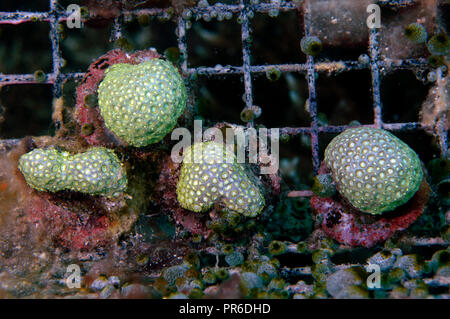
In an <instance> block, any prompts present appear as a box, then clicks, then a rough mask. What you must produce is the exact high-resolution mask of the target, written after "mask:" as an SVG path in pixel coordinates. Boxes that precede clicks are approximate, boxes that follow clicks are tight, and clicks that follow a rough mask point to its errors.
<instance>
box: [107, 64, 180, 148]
mask: <svg viewBox="0 0 450 319" xmlns="http://www.w3.org/2000/svg"><path fill="white" fill-rule="evenodd" d="M105 74H106V75H105V78H104V79H103V81H102V82H101V83H100V85H99V88H98V104H99V107H100V113H101V115H102V117H103V120H104V122H105V125H106V127H107V128H108V129H110V130H111V131H112V132H114V133H115V134H116V135H117V136H118V137H120V138H121V139H123V140H124V141H125V142H127V143H129V144H130V145H133V146H136V147H142V146H146V145H149V144H153V143H157V142H159V141H161V140H162V139H163V138H164V136H165V135H166V134H167V133H169V132H170V131H171V130H172V129H173V128H174V127H175V125H176V123H177V119H178V118H179V117H180V115H181V114H182V113H183V111H184V109H185V106H186V100H187V92H186V87H185V86H184V82H183V79H182V78H181V76H180V74H179V73H178V70H177V69H176V68H175V67H174V66H173V65H172V64H171V63H170V62H167V61H164V60H161V59H151V60H148V61H145V62H142V63H140V64H138V65H132V64H126V63H118V64H114V65H112V66H111V67H109V68H108V69H107V70H106V72H105Z"/></svg>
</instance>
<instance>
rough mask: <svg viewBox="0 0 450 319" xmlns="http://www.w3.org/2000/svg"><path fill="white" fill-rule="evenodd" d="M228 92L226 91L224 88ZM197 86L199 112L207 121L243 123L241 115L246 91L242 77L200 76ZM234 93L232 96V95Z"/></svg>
mask: <svg viewBox="0 0 450 319" xmlns="http://www.w3.org/2000/svg"><path fill="white" fill-rule="evenodd" d="M225 85H226V86H227V90H224V89H223V88H224V86H225ZM196 86H197V91H198V95H197V99H198V101H197V110H198V113H199V115H201V116H202V117H204V118H205V119H206V120H210V121H211V122H212V123H214V122H222V121H225V122H230V123H242V121H241V117H240V113H241V110H242V107H243V105H244V101H243V96H244V89H243V87H242V77H241V76H240V75H231V76H227V77H223V76H205V75H199V76H198V79H197V81H196ZM231 92H232V94H230V93H231Z"/></svg>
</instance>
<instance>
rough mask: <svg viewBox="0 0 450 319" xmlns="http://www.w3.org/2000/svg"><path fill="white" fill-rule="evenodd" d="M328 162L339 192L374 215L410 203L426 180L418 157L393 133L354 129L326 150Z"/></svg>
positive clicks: (359, 207) (336, 138)
mask: <svg viewBox="0 0 450 319" xmlns="http://www.w3.org/2000/svg"><path fill="white" fill-rule="evenodd" d="M325 162H326V164H327V166H328V168H329V169H330V170H331V175H332V177H333V180H334V182H335V184H336V187H337V190H338V191H339V193H340V194H341V195H342V196H343V197H344V198H345V199H347V200H348V201H349V202H350V204H352V205H353V206H354V207H355V208H357V209H359V210H361V211H363V212H366V213H370V214H381V213H383V212H385V211H391V210H393V209H395V208H396V207H398V206H400V205H402V204H404V203H406V202H407V201H408V200H409V199H410V198H411V197H412V196H413V195H414V194H415V193H416V192H417V190H418V189H419V187H420V184H421V182H422V178H423V172H422V167H421V162H420V159H419V157H418V156H417V154H416V153H415V152H414V151H413V150H412V149H411V148H410V147H409V146H408V145H407V144H405V143H404V142H403V141H401V140H400V139H398V138H397V137H396V136H394V135H392V134H391V133H389V132H387V131H385V130H381V129H375V128H367V127H361V128H352V129H348V130H346V131H344V132H343V133H341V134H340V135H338V136H336V137H335V138H334V139H333V140H332V141H331V143H330V144H329V145H328V146H327V148H326V150H325Z"/></svg>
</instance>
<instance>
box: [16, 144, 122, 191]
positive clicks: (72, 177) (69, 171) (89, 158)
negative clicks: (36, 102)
mask: <svg viewBox="0 0 450 319" xmlns="http://www.w3.org/2000/svg"><path fill="white" fill-rule="evenodd" d="M18 168H19V170H20V171H21V172H22V174H23V176H24V177H25V180H26V182H27V184H28V185H29V186H30V187H32V188H34V189H36V190H38V191H46V192H58V191H63V190H70V191H76V192H81V193H86V194H89V195H102V196H106V197H115V196H118V195H119V194H121V193H123V192H124V191H125V190H126V188H127V175H126V171H125V168H124V167H123V166H122V163H121V162H120V160H119V158H118V157H117V155H116V154H115V153H114V152H113V151H112V150H109V149H107V148H103V147H93V148H91V149H89V150H87V151H86V152H84V153H79V154H75V155H71V154H70V153H69V152H65V151H62V152H61V151H58V150H56V149H55V148H50V149H40V148H38V149H34V150H33V151H31V152H29V153H26V154H24V155H22V156H21V157H20V159H19V165H18Z"/></svg>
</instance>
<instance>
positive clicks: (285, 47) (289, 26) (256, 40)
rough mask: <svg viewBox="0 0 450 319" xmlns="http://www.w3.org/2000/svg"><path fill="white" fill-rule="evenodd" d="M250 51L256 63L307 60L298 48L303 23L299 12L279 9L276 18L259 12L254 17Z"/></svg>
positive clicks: (253, 61)
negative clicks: (280, 10)
mask: <svg viewBox="0 0 450 319" xmlns="http://www.w3.org/2000/svg"><path fill="white" fill-rule="evenodd" d="M251 27H252V30H253V31H252V41H251V51H252V60H251V63H252V64H254V65H260V64H262V65H264V64H285V63H305V62H306V55H305V54H303V52H302V51H301V50H300V49H299V48H300V42H299V39H301V37H302V32H303V26H302V25H300V24H299V13H298V12H297V11H287V12H279V13H278V15H277V16H276V17H270V16H269V15H268V14H267V13H256V14H255V16H254V18H252V19H251Z"/></svg>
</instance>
